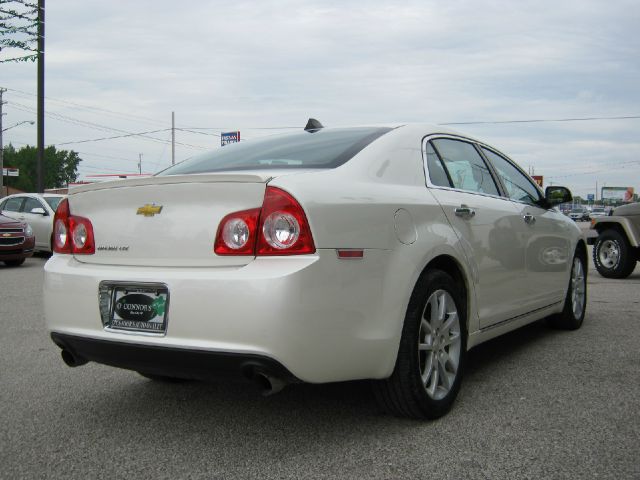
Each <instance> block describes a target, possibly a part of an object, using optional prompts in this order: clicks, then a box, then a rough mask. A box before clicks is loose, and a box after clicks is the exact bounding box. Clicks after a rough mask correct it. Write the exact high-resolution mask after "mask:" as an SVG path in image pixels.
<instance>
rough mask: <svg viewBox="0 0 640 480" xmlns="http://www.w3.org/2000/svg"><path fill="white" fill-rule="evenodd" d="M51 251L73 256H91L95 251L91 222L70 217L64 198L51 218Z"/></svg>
mask: <svg viewBox="0 0 640 480" xmlns="http://www.w3.org/2000/svg"><path fill="white" fill-rule="evenodd" d="M53 251H54V252H55V253H73V254H75V255H91V254H93V253H95V251H96V247H95V241H94V238H93V225H91V221H90V220H89V219H88V218H84V217H79V216H77V215H71V211H70V210H69V201H68V200H67V199H66V198H65V199H64V200H62V201H61V202H60V204H59V205H58V208H57V209H56V214H55V216H54V217H53Z"/></svg>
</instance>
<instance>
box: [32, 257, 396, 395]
mask: <svg viewBox="0 0 640 480" xmlns="http://www.w3.org/2000/svg"><path fill="white" fill-rule="evenodd" d="M390 257H391V256H390V252H389V251H387V250H366V251H365V255H364V258H363V259H361V260H339V259H338V258H337V255H336V252H335V250H318V252H317V253H316V254H314V255H301V256H296V257H261V258H257V259H256V260H254V261H253V262H251V263H249V264H248V265H245V266H239V267H216V268H213V267H202V268H193V267H184V268H177V267H175V268H167V267H163V268H154V267H131V266H106V265H95V264H87V263H80V262H78V261H77V260H75V259H74V258H73V257H72V256H70V255H54V256H53V257H51V259H49V261H48V262H47V264H46V266H45V280H44V307H45V317H46V322H47V327H48V329H49V331H50V332H52V333H53V334H54V335H57V336H58V338H62V337H60V335H63V336H71V337H78V338H81V339H86V341H87V342H91V341H100V342H116V343H119V344H123V345H127V346H130V347H131V348H132V349H134V350H135V348H134V347H139V348H142V349H145V348H150V349H151V350H153V349H154V348H164V349H170V350H174V351H189V352H194V351H199V352H204V353H207V354H211V355H213V356H214V357H215V356H217V357H219V356H220V355H222V356H224V355H227V354H229V355H231V357H234V358H235V357H237V356H249V357H252V356H259V357H261V358H268V359H271V360H273V361H274V362H276V363H277V364H279V365H282V366H283V367H284V368H285V369H286V371H288V372H290V374H291V376H293V377H295V378H297V379H300V380H302V381H305V382H313V383H322V382H333V381H343V380H356V379H364V378H385V377H388V376H389V375H390V374H391V372H392V371H393V367H394V364H395V358H396V355H397V349H398V345H399V336H400V331H401V327H402V320H403V318H404V309H406V305H405V304H404V302H403V300H404V291H400V290H399V289H397V288H393V285H394V284H397V282H398V279H397V278H389V279H387V278H386V275H387V271H388V268H387V267H388V263H389V262H390ZM102 281H110V282H127V283H132V284H135V283H144V282H158V283H162V284H164V285H166V286H167V288H168V291H169V307H168V310H167V315H168V321H167V325H168V327H167V332H166V335H165V336H161V337H158V336H148V335H146V336H145V335H140V334H131V333H124V332H114V331H112V330H105V328H104V327H103V324H102V320H101V316H100V309H99V301H98V289H99V285H100V282H102ZM394 282H395V283H394ZM389 285H391V286H389ZM393 292H397V293H402V295H400V296H399V297H398V298H395V297H394V294H393ZM163 351H164V352H166V350H163ZM105 352H106V353H105V355H101V356H100V358H95V359H93V358H91V356H89V357H88V359H92V360H94V361H97V362H101V363H105V364H108V365H114V366H124V368H132V369H137V368H138V367H137V365H136V364H135V363H134V364H132V365H131V366H127V365H118V364H117V363H118V361H119V360H117V358H112V356H113V355H115V353H114V351H112V350H105ZM80 355H82V354H80ZM205 356H206V355H205ZM241 363H242V362H241ZM187 365H192V366H193V365H194V364H191V363H187ZM234 368H235V367H234ZM196 370H197V369H196ZM151 373H153V372H151ZM183 373H184V372H183ZM165 374H166V373H165ZM196 374H197V375H198V377H201V376H202V372H200V373H197V372H196ZM181 376H185V375H184V374H182V375H181Z"/></svg>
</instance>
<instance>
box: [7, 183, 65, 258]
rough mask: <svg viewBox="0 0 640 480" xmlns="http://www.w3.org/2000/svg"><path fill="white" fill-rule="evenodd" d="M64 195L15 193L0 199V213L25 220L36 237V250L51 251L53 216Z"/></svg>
mask: <svg viewBox="0 0 640 480" xmlns="http://www.w3.org/2000/svg"><path fill="white" fill-rule="evenodd" d="M64 197H65V196H64V195H58V194H53V193H45V194H40V193H17V194H15V195H9V196H6V197H4V198H2V199H0V213H1V214H2V215H4V216H5V217H9V218H13V219H14V220H19V221H21V222H27V223H28V224H29V225H31V228H33V234H34V235H35V237H36V248H35V249H36V250H38V251H41V252H51V251H52V246H51V238H52V237H51V232H52V231H53V216H54V214H55V212H56V208H58V204H59V203H60V201H61V200H62V199H63V198H64Z"/></svg>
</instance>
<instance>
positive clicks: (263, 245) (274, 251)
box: [256, 187, 316, 255]
mask: <svg viewBox="0 0 640 480" xmlns="http://www.w3.org/2000/svg"><path fill="white" fill-rule="evenodd" d="M259 230H260V235H258V245H257V246H256V255H302V254H305V253H313V252H315V251H316V247H315V245H314V244H313V237H312V236H311V229H310V228H309V222H308V221H307V216H306V215H305V213H304V210H303V209H302V207H301V206H300V204H299V203H298V201H297V200H296V199H295V198H293V197H292V196H291V195H289V194H288V193H287V192H285V191H284V190H280V189H279V188H275V187H267V191H266V193H265V195H264V203H263V205H262V213H261V215H260V229H259Z"/></svg>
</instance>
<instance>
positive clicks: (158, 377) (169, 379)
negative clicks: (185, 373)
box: [138, 372, 189, 383]
mask: <svg viewBox="0 0 640 480" xmlns="http://www.w3.org/2000/svg"><path fill="white" fill-rule="evenodd" d="M138 373H139V374H140V375H142V376H143V377H144V378H148V379H149V380H153V381H154V382H163V383H185V382H188V381H189V380H188V379H186V378H177V377H167V376H165V375H156V374H155V373H144V372H138Z"/></svg>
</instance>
